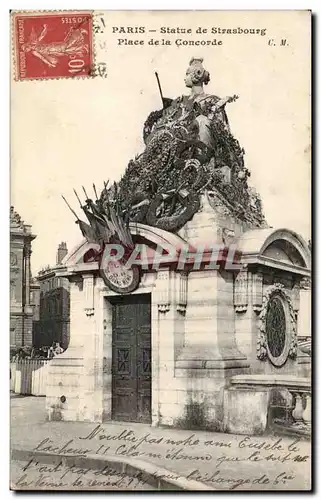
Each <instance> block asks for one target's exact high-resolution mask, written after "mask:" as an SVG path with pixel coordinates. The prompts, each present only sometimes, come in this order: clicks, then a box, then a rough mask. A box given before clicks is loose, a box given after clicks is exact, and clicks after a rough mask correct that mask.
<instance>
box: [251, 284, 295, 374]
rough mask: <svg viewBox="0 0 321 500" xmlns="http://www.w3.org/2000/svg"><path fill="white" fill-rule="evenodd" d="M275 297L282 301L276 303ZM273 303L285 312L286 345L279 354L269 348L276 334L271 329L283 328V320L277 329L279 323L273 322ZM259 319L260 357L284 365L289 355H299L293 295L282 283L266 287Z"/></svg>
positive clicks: (258, 343) (292, 356) (258, 353)
mask: <svg viewBox="0 0 321 500" xmlns="http://www.w3.org/2000/svg"><path fill="white" fill-rule="evenodd" d="M275 299H278V301H279V302H280V303H279V304H276V303H275V304H274V302H275ZM272 305H273V307H274V306H275V307H274V309H275V310H276V309H279V307H283V314H284V318H285V331H284V345H283V348H282V352H281V353H280V355H277V356H274V355H273V352H271V349H270V348H269V344H271V342H273V335H274V334H273V332H272V331H271V332H270V329H274V330H277V329H279V328H281V329H282V321H281V322H280V325H279V326H278V328H277V329H276V328H275V327H276V326H277V325H274V324H273V321H272V318H271V315H273V314H274V312H275V311H274V309H273V308H272ZM281 319H282V318H281ZM259 320H260V327H259V334H258V339H257V347H256V350H257V357H258V359H260V360H266V359H267V358H269V359H270V361H271V362H272V363H273V364H274V365H275V366H282V365H283V364H284V363H285V362H286V360H287V358H288V357H290V358H295V357H296V355H297V333H296V315H295V311H294V308H293V304H292V300H291V297H290V295H289V294H288V292H287V291H286V290H285V288H284V286H283V285H282V284H281V283H276V284H274V285H271V286H269V287H268V288H267V289H266V292H265V294H264V297H263V302H262V310H261V313H260V317H259ZM270 327H271V328H270ZM268 337H269V339H268ZM277 354H278V352H277Z"/></svg>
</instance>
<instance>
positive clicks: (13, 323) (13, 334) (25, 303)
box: [10, 207, 36, 347]
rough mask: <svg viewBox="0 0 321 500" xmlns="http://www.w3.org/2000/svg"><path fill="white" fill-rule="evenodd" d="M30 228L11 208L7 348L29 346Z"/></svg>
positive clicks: (31, 308) (30, 320)
mask: <svg viewBox="0 0 321 500" xmlns="http://www.w3.org/2000/svg"><path fill="white" fill-rule="evenodd" d="M35 238H36V236H35V235H34V234H32V231H31V226H30V225H29V224H25V223H24V222H23V220H22V219H21V217H20V215H19V214H18V213H17V212H15V210H14V207H11V208H10V345H11V346H17V347H20V346H31V345H32V322H33V307H32V304H31V267H30V257H31V244H32V241H33V240H34V239H35Z"/></svg>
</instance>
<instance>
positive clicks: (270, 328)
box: [266, 296, 286, 358]
mask: <svg viewBox="0 0 321 500" xmlns="http://www.w3.org/2000/svg"><path fill="white" fill-rule="evenodd" d="M285 338H286V318H285V312H284V307H283V304H282V300H281V298H280V297H278V296H275V297H272V298H271V299H270V301H269V304H268V309H267V313H266V340H267V345H268V348H269V351H270V353H271V355H272V356H273V357H274V358H278V357H279V356H281V354H282V352H283V351H284V347H285Z"/></svg>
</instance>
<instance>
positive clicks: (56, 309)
mask: <svg viewBox="0 0 321 500" xmlns="http://www.w3.org/2000/svg"><path fill="white" fill-rule="evenodd" d="M67 252H68V249H67V245H66V243H65V242H62V243H60V245H59V247H58V250H57V258H56V265H55V266H52V267H49V266H48V267H47V268H45V269H43V270H41V271H40V272H39V274H38V283H39V288H40V302H39V328H38V330H37V332H36V334H35V337H34V345H35V347H42V346H51V345H52V343H53V342H59V343H60V345H61V346H62V347H63V348H64V349H66V348H67V347H68V343H69V323H70V318H69V315H70V304H69V281H68V280H67V279H66V278H62V277H58V276H57V270H58V269H59V267H60V266H61V262H62V260H63V258H64V257H65V256H66V254H67Z"/></svg>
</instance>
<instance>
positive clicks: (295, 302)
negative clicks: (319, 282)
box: [291, 283, 300, 313]
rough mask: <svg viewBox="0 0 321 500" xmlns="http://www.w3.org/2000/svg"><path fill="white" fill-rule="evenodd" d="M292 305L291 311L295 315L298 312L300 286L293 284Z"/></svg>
mask: <svg viewBox="0 0 321 500" xmlns="http://www.w3.org/2000/svg"><path fill="white" fill-rule="evenodd" d="M291 295H292V303H293V309H294V311H295V312H296V313H297V312H298V310H299V309H300V284H299V283H295V284H294V286H293V288H292V294H291Z"/></svg>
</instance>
